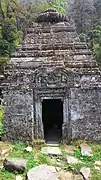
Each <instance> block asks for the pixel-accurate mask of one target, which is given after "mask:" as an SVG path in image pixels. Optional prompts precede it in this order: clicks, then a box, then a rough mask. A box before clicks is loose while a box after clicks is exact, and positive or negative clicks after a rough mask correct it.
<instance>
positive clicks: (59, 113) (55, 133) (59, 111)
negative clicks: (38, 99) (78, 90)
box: [42, 99, 63, 142]
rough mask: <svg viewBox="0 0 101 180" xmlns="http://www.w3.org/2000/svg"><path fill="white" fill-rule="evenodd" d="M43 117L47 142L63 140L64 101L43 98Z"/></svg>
mask: <svg viewBox="0 0 101 180" xmlns="http://www.w3.org/2000/svg"><path fill="white" fill-rule="evenodd" d="M42 119H43V126H44V136H45V139H46V142H48V141H57V142H59V141H61V138H62V124H63V102H62V101H61V99H45V100H43V103H42Z"/></svg>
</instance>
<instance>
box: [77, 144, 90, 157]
mask: <svg viewBox="0 0 101 180" xmlns="http://www.w3.org/2000/svg"><path fill="white" fill-rule="evenodd" d="M80 148H81V154H82V156H93V151H92V149H91V147H90V146H89V145H88V144H86V143H83V144H81V145H80Z"/></svg>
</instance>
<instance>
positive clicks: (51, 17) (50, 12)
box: [36, 9, 68, 23]
mask: <svg viewBox="0 0 101 180" xmlns="http://www.w3.org/2000/svg"><path fill="white" fill-rule="evenodd" d="M36 21H37V22H39V23H41V22H46V23H49V22H50V23H57V22H62V21H66V22H68V18H67V17H66V16H65V15H63V14H60V13H58V12H56V10H54V9H47V10H46V11H44V12H42V13H41V14H40V15H39V16H38V17H37V19H36Z"/></svg>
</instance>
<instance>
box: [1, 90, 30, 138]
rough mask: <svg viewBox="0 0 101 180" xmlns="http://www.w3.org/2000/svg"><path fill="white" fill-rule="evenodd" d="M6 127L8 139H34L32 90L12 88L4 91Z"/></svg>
mask: <svg viewBox="0 0 101 180" xmlns="http://www.w3.org/2000/svg"><path fill="white" fill-rule="evenodd" d="M3 96H4V102H3V104H4V112H5V118H4V127H5V132H6V134H5V135H6V139H8V140H12V141H13V140H23V141H31V140H32V128H33V119H32V105H33V95H32V93H30V92H24V91H20V90H10V91H9V92H4V93H3Z"/></svg>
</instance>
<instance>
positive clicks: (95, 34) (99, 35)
mask: <svg viewBox="0 0 101 180" xmlns="http://www.w3.org/2000/svg"><path fill="white" fill-rule="evenodd" d="M87 42H88V46H89V47H90V48H91V49H92V51H93V54H94V56H95V57H96V59H97V60H98V62H99V64H101V26H97V27H95V28H93V29H91V30H90V31H89V32H88V34H87Z"/></svg>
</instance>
